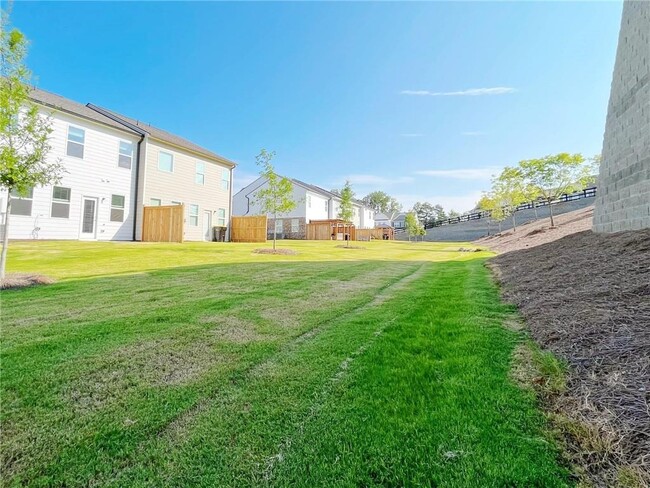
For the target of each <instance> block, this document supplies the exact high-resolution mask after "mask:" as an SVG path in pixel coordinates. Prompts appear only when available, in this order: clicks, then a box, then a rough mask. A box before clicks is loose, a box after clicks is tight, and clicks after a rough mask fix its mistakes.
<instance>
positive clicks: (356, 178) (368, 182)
mask: <svg viewBox="0 0 650 488" xmlns="http://www.w3.org/2000/svg"><path fill="white" fill-rule="evenodd" d="M345 180H349V181H350V183H352V185H359V186H373V185H374V186H391V185H399V184H402V183H412V182H414V181H415V178H413V177H412V176H396V177H393V178H386V177H384V176H378V175H368V174H356V175H348V176H346V177H345V178H344V180H343V181H345ZM341 184H342V183H341Z"/></svg>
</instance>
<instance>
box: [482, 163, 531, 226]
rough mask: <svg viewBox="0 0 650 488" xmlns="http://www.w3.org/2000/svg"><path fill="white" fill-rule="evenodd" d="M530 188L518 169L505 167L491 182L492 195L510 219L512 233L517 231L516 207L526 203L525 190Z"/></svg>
mask: <svg viewBox="0 0 650 488" xmlns="http://www.w3.org/2000/svg"><path fill="white" fill-rule="evenodd" d="M530 188H531V187H530V185H526V182H525V181H524V177H523V174H522V172H521V170H520V169H519V168H511V167H505V168H504V169H503V171H502V172H501V173H500V174H499V175H498V176H497V177H496V178H494V179H493V180H492V195H493V197H494V199H495V200H496V203H497V205H500V206H501V210H502V211H503V213H504V214H505V215H506V216H509V217H510V218H511V219H512V230H513V232H516V231H517V219H516V217H515V213H516V212H517V207H518V206H519V205H521V204H522V203H523V202H525V201H526V199H527V194H526V189H528V191H532V190H530Z"/></svg>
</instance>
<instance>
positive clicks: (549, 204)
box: [548, 198, 555, 227]
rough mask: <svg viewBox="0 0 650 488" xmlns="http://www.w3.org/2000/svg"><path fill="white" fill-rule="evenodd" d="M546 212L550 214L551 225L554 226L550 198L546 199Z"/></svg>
mask: <svg viewBox="0 0 650 488" xmlns="http://www.w3.org/2000/svg"><path fill="white" fill-rule="evenodd" d="M548 212H549V215H550V216H551V227H555V221H554V220H553V205H551V199H550V198H549V200H548Z"/></svg>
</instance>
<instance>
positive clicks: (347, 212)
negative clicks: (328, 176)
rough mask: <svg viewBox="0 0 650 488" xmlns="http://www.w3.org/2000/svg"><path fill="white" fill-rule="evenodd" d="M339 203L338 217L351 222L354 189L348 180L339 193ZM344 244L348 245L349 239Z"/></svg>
mask: <svg viewBox="0 0 650 488" xmlns="http://www.w3.org/2000/svg"><path fill="white" fill-rule="evenodd" d="M340 196H341V203H340V205H339V213H338V218H339V219H341V220H345V221H346V222H352V219H353V218H354V206H353V205H352V200H353V199H354V191H353V190H352V185H351V184H350V182H349V181H347V180H346V181H345V185H344V186H343V189H342V190H341V193H340ZM346 246H348V247H349V246H350V239H349V238H348V240H347V244H346Z"/></svg>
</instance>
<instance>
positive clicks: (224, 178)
mask: <svg viewBox="0 0 650 488" xmlns="http://www.w3.org/2000/svg"><path fill="white" fill-rule="evenodd" d="M221 189H222V190H230V170H227V169H225V170H223V171H222V172H221Z"/></svg>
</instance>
